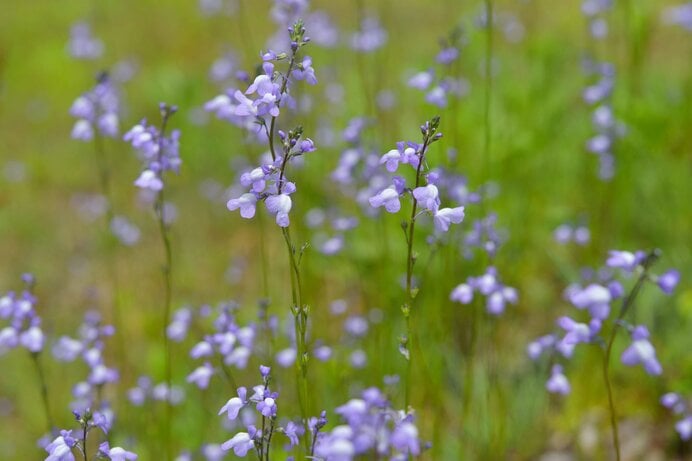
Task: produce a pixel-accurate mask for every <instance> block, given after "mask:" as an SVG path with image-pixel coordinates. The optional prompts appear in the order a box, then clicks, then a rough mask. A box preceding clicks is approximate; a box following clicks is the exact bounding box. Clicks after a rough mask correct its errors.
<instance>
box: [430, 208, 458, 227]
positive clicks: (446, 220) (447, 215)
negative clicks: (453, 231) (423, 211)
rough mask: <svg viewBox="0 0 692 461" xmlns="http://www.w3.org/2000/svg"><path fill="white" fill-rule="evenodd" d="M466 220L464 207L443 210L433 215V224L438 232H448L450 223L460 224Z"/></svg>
mask: <svg viewBox="0 0 692 461" xmlns="http://www.w3.org/2000/svg"><path fill="white" fill-rule="evenodd" d="M463 220H464V207H463V206H460V207H456V208H442V209H440V210H437V211H436V212H435V213H434V215H433V223H434V224H435V229H436V230H437V231H438V232H447V231H448V230H449V225H450V223H454V224H459V223H460V222H461V221H463Z"/></svg>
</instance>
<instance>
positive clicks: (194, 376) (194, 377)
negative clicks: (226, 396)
mask: <svg viewBox="0 0 692 461" xmlns="http://www.w3.org/2000/svg"><path fill="white" fill-rule="evenodd" d="M213 375H214V367H212V366H211V364H210V363H209V362H206V363H205V364H204V365H202V366H201V367H198V368H196V369H195V370H194V371H193V372H192V373H190V374H189V375H188V376H187V382H188V383H194V384H195V385H197V387H199V388H200V389H206V388H207V387H208V386H209V380H210V379H211V377H212V376H213Z"/></svg>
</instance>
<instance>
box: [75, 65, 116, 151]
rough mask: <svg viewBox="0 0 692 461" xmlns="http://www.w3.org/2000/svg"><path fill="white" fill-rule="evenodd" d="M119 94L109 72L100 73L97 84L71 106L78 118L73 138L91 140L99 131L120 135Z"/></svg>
mask: <svg viewBox="0 0 692 461" xmlns="http://www.w3.org/2000/svg"><path fill="white" fill-rule="evenodd" d="M118 108H119V100H118V94H117V92H116V91H115V88H114V87H113V83H112V81H111V79H110V78H109V77H108V74H106V73H102V74H101V75H99V77H98V80H97V83H96V86H95V87H94V88H92V89H91V90H90V91H88V92H86V93H84V94H82V95H81V96H80V97H78V98H77V99H76V100H75V101H74V102H73V103H72V107H70V115H72V116H73V117H75V118H77V121H76V122H75V124H74V127H73V128H72V138H73V139H78V140H80V141H90V140H92V139H93V138H94V134H95V133H96V132H98V134H99V135H100V136H105V137H107V138H115V137H116V136H117V135H118V120H119V119H118Z"/></svg>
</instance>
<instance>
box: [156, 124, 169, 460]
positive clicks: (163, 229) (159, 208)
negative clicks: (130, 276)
mask: <svg viewBox="0 0 692 461" xmlns="http://www.w3.org/2000/svg"><path fill="white" fill-rule="evenodd" d="M170 115H171V114H170V113H169V112H166V113H165V114H164V115H163V120H162V122H161V129H160V131H159V140H158V143H159V151H158V161H159V165H162V164H163V163H162V161H161V160H162V156H163V139H164V136H165V134H166V124H167V122H168V117H169V116H170ZM162 179H163V178H162ZM164 190H165V188H163V187H162V188H161V190H160V191H159V192H158V194H157V195H156V203H155V204H154V211H155V212H156V217H157V220H158V224H159V234H160V236H161V243H162V245H163V250H164V258H165V259H164V264H163V266H162V269H161V270H162V272H163V279H164V304H163V349H164V375H165V381H166V389H167V392H168V395H167V399H166V421H165V422H164V429H165V433H166V434H165V442H166V458H167V459H169V460H170V459H172V448H171V439H172V436H171V426H172V419H173V404H172V403H171V399H170V394H171V386H172V380H173V377H172V376H173V372H172V364H171V351H170V341H169V339H168V332H167V329H168V324H169V323H170V319H171V293H172V280H171V268H172V265H173V255H172V251H171V242H170V237H169V235H168V228H167V226H166V221H165V216H164V205H165V195H164Z"/></svg>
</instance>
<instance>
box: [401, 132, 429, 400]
mask: <svg viewBox="0 0 692 461" xmlns="http://www.w3.org/2000/svg"><path fill="white" fill-rule="evenodd" d="M428 143H429V137H428V136H427V135H426V137H425V140H424V142H423V147H422V148H421V153H420V156H419V159H418V160H419V161H418V167H417V168H416V185H415V186H414V189H415V188H417V187H419V186H420V178H421V169H422V168H423V163H425V151H426V150H427V148H428ZM411 197H413V206H412V207H411V218H410V219H409V222H408V230H407V231H406V243H407V248H406V304H404V307H403V308H402V311H403V313H404V321H405V323H406V349H407V351H408V357H407V358H406V359H407V360H406V387H405V390H404V411H406V410H407V409H408V405H409V403H410V401H411V373H412V370H413V353H412V352H413V347H412V343H413V341H412V330H411V311H412V307H413V298H414V295H413V291H412V279H413V266H414V264H415V258H414V256H413V236H414V232H415V230H416V212H417V211H418V200H416V198H415V197H414V196H413V193H412V194H411Z"/></svg>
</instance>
